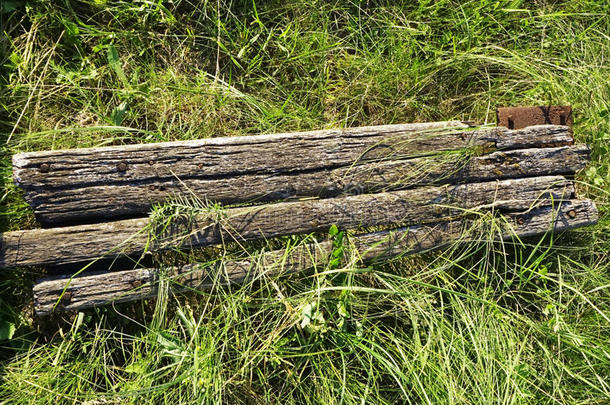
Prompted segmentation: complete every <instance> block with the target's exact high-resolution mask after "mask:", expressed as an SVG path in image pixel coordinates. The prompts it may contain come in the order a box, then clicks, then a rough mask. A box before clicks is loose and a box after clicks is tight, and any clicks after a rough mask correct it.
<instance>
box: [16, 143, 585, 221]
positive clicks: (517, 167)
mask: <svg viewBox="0 0 610 405" xmlns="http://www.w3.org/2000/svg"><path fill="white" fill-rule="evenodd" d="M589 159H590V157H589V148H588V147H587V146H586V145H578V146H562V147H553V148H530V149H517V150H510V151H498V152H492V153H489V154H485V155H483V156H471V155H467V154H451V153H449V154H440V155H435V156H426V157H419V158H414V159H408V160H390V161H380V162H373V163H366V164H362V165H358V166H347V167H339V168H335V169H322V170H316V171H313V172H299V173H274V174H246V175H236V176H231V177H223V178H215V179H178V178H172V179H165V180H163V179H155V180H151V181H147V182H131V183H120V184H103V185H93V186H87V187H72V188H61V189H47V188H42V189H32V190H30V191H29V192H28V193H27V196H28V199H29V202H30V204H31V205H32V206H33V207H35V208H34V209H35V214H36V216H37V218H38V220H39V221H40V222H41V223H42V224H43V225H45V226H48V225H53V224H63V225H68V224H70V222H71V221H72V222H74V221H79V222H81V223H83V222H92V221H95V220H96V219H97V220H99V219H105V220H108V219H112V218H117V217H118V218H120V217H134V216H142V215H144V214H146V213H147V212H148V211H149V210H150V208H151V206H152V205H154V204H157V203H162V202H164V201H167V200H168V199H171V198H176V196H183V197H184V196H186V197H187V198H188V197H190V196H193V195H194V196H197V198H199V199H201V200H204V201H206V200H207V201H213V202H219V203H222V204H235V203H256V204H259V203H264V202H270V201H277V200H289V199H298V198H303V197H322V198H328V197H336V196H339V195H350V194H363V193H374V192H383V191H390V190H400V189H407V188H411V187H416V186H422V185H434V184H460V183H469V182H476V181H487V180H494V179H508V178H519V177H533V176H544V175H552V174H562V175H569V174H573V173H575V172H577V171H579V170H580V169H582V168H584V167H585V166H586V164H587V162H588V161H589ZM63 225H62V226H63Z"/></svg>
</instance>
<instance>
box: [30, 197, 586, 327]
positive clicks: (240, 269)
mask: <svg viewBox="0 0 610 405" xmlns="http://www.w3.org/2000/svg"><path fill="white" fill-rule="evenodd" d="M503 217H504V218H505V219H506V222H503V221H501V222H500V223H501V224H504V228H503V229H504V233H503V235H502V237H503V238H504V239H511V238H514V237H519V238H523V237H529V236H537V235H541V234H544V233H546V232H549V231H554V232H559V231H565V230H568V229H573V228H578V227H583V226H587V225H592V224H594V223H596V222H597V219H598V214H597V209H596V207H595V205H594V204H593V203H592V202H591V201H588V200H571V201H565V202H562V203H560V204H557V205H555V206H543V207H539V208H536V209H533V210H529V211H526V212H509V213H506V214H504V216H503ZM476 221H477V220H471V219H467V220H459V221H449V222H442V223H435V224H429V225H418V226H411V227H407V228H399V229H395V230H391V231H383V232H374V233H368V234H363V235H354V236H351V237H350V238H349V240H350V242H351V244H352V245H353V249H350V250H349V251H351V252H352V254H350V255H349V256H350V257H351V258H352V259H355V260H359V261H363V262H370V261H372V260H374V259H378V258H391V257H395V256H397V255H408V254H414V253H419V252H422V251H425V250H430V249H435V248H439V247H442V246H445V245H447V244H449V243H454V242H456V241H460V242H461V243H467V242H468V241H470V240H472V238H473V237H476V236H477V235H476V231H477V230H478V231H480V229H481V226H480V224H478V223H477V222H476ZM483 223H484V222H483ZM479 236H481V235H479ZM483 237H485V236H483ZM332 249H333V245H332V242H330V241H323V242H320V243H317V242H316V243H307V244H302V245H298V246H296V247H292V248H289V249H282V250H276V251H270V252H264V253H262V254H260V255H255V256H252V257H250V258H246V259H240V260H227V261H224V262H216V263H211V264H189V265H186V266H183V267H180V268H172V269H165V270H163V271H160V270H159V269H136V270H126V271H118V272H111V273H108V272H103V273H95V274H84V275H81V276H79V277H75V278H70V277H69V276H63V277H52V278H45V279H42V280H39V281H38V282H37V283H36V285H35V286H34V305H35V311H36V313H37V314H38V315H39V316H44V315H48V314H50V313H52V312H53V311H68V310H80V309H86V308H92V307H96V306H101V305H106V304H109V303H119V302H126V301H133V300H137V299H144V298H151V297H155V296H156V295H157V288H158V284H157V282H158V280H159V277H160V274H164V276H162V277H167V278H168V279H169V280H171V281H172V284H171V286H172V288H173V290H174V291H184V290H191V289H195V290H209V289H211V288H212V287H213V286H214V285H218V284H227V283H236V282H243V281H244V280H247V279H248V280H252V279H256V278H261V277H265V276H272V275H279V274H286V273H293V272H297V271H303V270H306V269H309V268H312V267H314V266H324V265H325V264H326V263H328V258H329V255H330V254H331V252H332ZM348 260H349V259H348Z"/></svg>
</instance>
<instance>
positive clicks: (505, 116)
mask: <svg viewBox="0 0 610 405" xmlns="http://www.w3.org/2000/svg"><path fill="white" fill-rule="evenodd" d="M496 116H497V121H498V126H501V127H507V128H509V129H519V128H525V127H529V126H530V125H542V124H553V125H567V126H569V127H570V128H572V125H573V123H574V117H573V115H572V107H570V106H569V105H553V106H547V107H500V108H498V109H497V110H496Z"/></svg>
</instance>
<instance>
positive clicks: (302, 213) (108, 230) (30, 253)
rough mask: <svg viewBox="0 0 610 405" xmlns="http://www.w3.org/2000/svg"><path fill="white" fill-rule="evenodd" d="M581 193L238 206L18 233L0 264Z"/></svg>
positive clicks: (550, 186) (469, 193)
mask: <svg viewBox="0 0 610 405" xmlns="http://www.w3.org/2000/svg"><path fill="white" fill-rule="evenodd" d="M573 191H574V190H573V185H572V184H571V182H569V181H567V180H566V179H565V178H563V177H561V176H547V177H536V178H525V179H509V180H501V181H497V182H496V181H492V182H485V183H472V184H463V185H457V186H449V185H447V186H440V187H423V188H416V189H411V190H402V191H394V192H387V193H378V194H365V195H356V196H347V197H337V198H329V199H322V200H309V201H295V202H283V203H276V204H266V205H259V206H253V207H241V208H232V209H227V210H225V211H221V212H218V211H210V212H208V213H206V214H200V215H197V216H195V217H193V218H184V217H180V218H179V220H174V221H172V222H170V223H169V226H167V225H168V224H167V223H165V222H159V221H156V222H154V223H153V222H152V221H151V220H150V219H148V218H145V219H130V220H122V221H114V222H107V223H98V224H90V225H79V226H70V227H63V228H51V229H35V230H24V231H13V232H7V233H5V234H3V235H2V246H1V249H0V267H11V266H18V265H46V264H67V263H79V262H84V261H88V260H91V259H95V258H99V257H115V256H119V255H121V254H126V255H136V254H140V253H142V252H144V251H145V250H146V249H147V248H148V251H157V250H164V249H170V248H175V247H176V246H177V245H180V246H182V247H183V248H185V249H186V248H191V247H199V246H206V245H212V244H218V243H221V242H223V241H224V242H230V241H233V240H235V241H243V240H252V239H260V238H271V237H276V236H282V235H291V234H300V233H309V232H316V231H323V230H326V229H328V228H329V227H330V226H331V225H332V224H336V225H337V226H340V227H342V228H346V229H356V228H364V227H371V226H379V225H390V224H394V225H411V224H420V223H425V222H434V221H438V220H447V219H450V218H451V217H453V216H458V215H463V214H465V213H468V212H469V211H468V210H470V211H471V210H476V209H480V208H490V207H494V208H496V209H507V210H518V209H525V208H527V207H530V206H531V205H533V204H534V203H535V202H538V203H543V202H544V201H545V200H548V199H551V198H552V199H553V200H556V201H557V200H561V199H569V198H571V197H572V194H573ZM465 210H466V211H465ZM161 228H163V230H162V231H160V229H161ZM147 229H148V230H149V231H152V232H149V231H147ZM151 234H152V235H154V239H151Z"/></svg>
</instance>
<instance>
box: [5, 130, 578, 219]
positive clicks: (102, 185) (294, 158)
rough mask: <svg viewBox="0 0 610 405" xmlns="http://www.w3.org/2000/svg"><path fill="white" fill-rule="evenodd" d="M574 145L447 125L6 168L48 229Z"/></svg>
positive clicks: (194, 145) (49, 157) (161, 146)
mask: <svg viewBox="0 0 610 405" xmlns="http://www.w3.org/2000/svg"><path fill="white" fill-rule="evenodd" d="M572 142H573V137H572V134H571V131H570V129H569V128H568V127H567V126H552V125H541V126H532V127H528V128H523V129H519V130H514V131H511V130H508V129H506V128H502V127H497V128H476V129H473V128H467V127H466V126H465V125H464V124H459V123H457V122H449V123H447V122H444V123H427V124H403V125H384V126H377V127H363V128H352V129H344V130H322V131H312V132H301V133H292V134H273V135H259V136H245V137H244V136H242V137H227V138H213V139H202V140H195V141H184V142H167V143H157V144H144V145H127V146H120V147H116V146H115V147H104V148H89V149H71V150H61V151H46V152H30V153H23V154H18V155H15V156H13V168H14V179H15V182H16V184H17V185H19V186H20V187H21V188H22V189H23V190H24V196H25V198H26V200H27V201H28V203H30V205H31V206H32V207H33V209H34V211H35V213H36V214H37V216H38V219H39V220H40V222H41V223H43V224H51V223H56V222H58V221H66V220H75V219H79V220H83V219H86V218H87V217H89V218H111V217H116V216H121V215H122V216H126V215H134V214H143V213H145V212H147V210H148V208H149V207H150V205H151V203H154V202H159V201H162V200H163V199H164V198H165V197H166V195H167V193H168V192H181V193H184V192H185V190H184V188H185V187H184V185H187V186H189V187H192V191H193V192H194V193H195V194H197V195H199V196H200V197H201V198H203V197H204V196H205V197H207V198H208V199H210V200H213V201H227V200H231V201H240V202H243V201H250V200H251V199H252V198H253V196H252V195H254V198H259V197H261V196H262V197H261V198H264V196H274V195H276V194H280V195H281V194H282V190H288V193H289V194H290V190H291V188H290V184H289V183H281V184H282V185H281V186H279V184H280V180H275V179H274V182H275V183H276V187H275V188H274V189H268V190H264V189H260V188H259V189H255V191H254V192H252V193H246V195H245V196H244V197H243V198H239V197H236V196H240V195H242V193H236V194H233V195H232V196H231V198H228V199H227V197H226V196H225V194H223V193H222V192H221V193H218V191H219V190H220V189H221V186H222V183H223V182H224V183H227V182H229V183H231V182H232V180H231V179H233V178H235V177H237V176H239V177H240V180H241V181H242V182H246V184H249V183H247V182H249V180H250V178H251V177H254V178H255V180H258V181H259V182H260V181H264V178H265V177H267V178H269V177H273V176H277V175H280V174H284V175H287V176H284V178H283V179H284V181H286V180H287V179H288V178H289V177H291V176H288V175H295V174H310V175H311V174H312V173H313V172H315V171H323V170H331V169H336V168H338V167H344V168H345V167H350V166H352V165H356V164H366V163H367V162H368V163H370V162H378V161H380V160H397V159H405V158H412V157H416V156H422V155H438V154H439V152H442V151H452V150H462V149H464V148H469V147H480V148H484V149H489V148H490V150H495V149H502V150H509V149H519V148H530V147H536V148H537V147H552V146H558V145H568V144H571V143H572ZM265 175H266V176H265ZM257 176H258V177H257ZM293 177H294V176H293ZM216 181H218V182H219V184H221V185H220V186H219V185H216V183H215V182H216ZM181 182H183V183H184V184H181ZM209 186H211V189H208V187H209ZM126 190H129V193H130V196H129V197H130V198H131V197H136V198H135V199H134V200H133V202H132V201H130V200H126V199H124V198H123V195H122V194H120V193H122V192H126ZM322 190H324V188H322ZM55 193H57V195H55ZM293 194H294V193H293ZM76 195H78V196H79V197H83V196H85V195H92V196H88V198H84V199H83V203H82V204H83V205H82V208H81V207H78V208H76V210H73V209H74V205H75V204H74V196H76Z"/></svg>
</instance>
